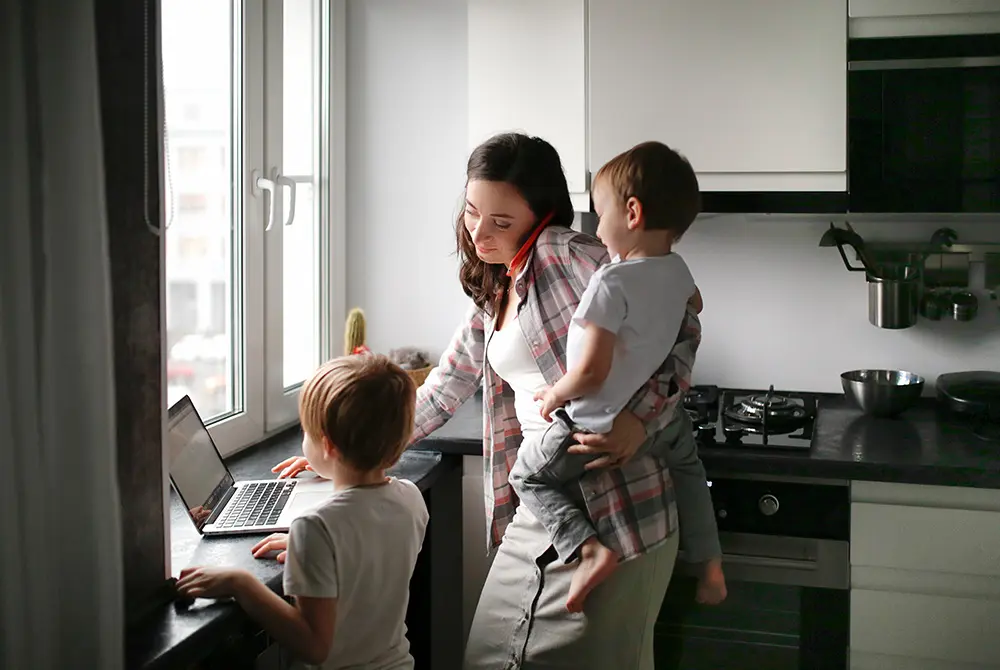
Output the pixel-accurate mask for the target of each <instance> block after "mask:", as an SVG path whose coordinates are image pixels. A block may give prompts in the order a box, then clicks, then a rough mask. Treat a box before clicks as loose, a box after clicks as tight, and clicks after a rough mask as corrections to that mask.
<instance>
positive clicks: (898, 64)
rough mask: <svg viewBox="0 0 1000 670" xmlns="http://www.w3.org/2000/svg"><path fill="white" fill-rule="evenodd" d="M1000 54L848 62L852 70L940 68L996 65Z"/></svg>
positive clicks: (876, 70) (879, 70)
mask: <svg viewBox="0 0 1000 670" xmlns="http://www.w3.org/2000/svg"><path fill="white" fill-rule="evenodd" d="M998 65H1000V56H978V57H970V58H898V59H891V60H889V59H887V60H855V61H850V62H849V63H848V64H847V69H848V70H850V71H851V72H863V71H870V72H882V71H885V70H940V69H949V68H950V69H959V68H961V69H965V68H972V67H996V66H998Z"/></svg>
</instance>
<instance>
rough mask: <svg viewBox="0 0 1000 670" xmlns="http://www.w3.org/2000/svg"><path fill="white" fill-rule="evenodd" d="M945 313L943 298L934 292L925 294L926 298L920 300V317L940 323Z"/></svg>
mask: <svg viewBox="0 0 1000 670" xmlns="http://www.w3.org/2000/svg"><path fill="white" fill-rule="evenodd" d="M943 311H944V308H943V307H942V305H941V296H939V295H938V294H937V293H934V292H932V291H927V292H926V293H924V297H923V298H922V299H921V300H920V316H922V317H924V318H925V319H930V320H931V321H940V320H941V314H942V312H943Z"/></svg>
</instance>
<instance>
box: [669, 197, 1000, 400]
mask: <svg viewBox="0 0 1000 670" xmlns="http://www.w3.org/2000/svg"><path fill="white" fill-rule="evenodd" d="M853 225H854V227H855V229H856V230H857V231H858V232H859V233H860V234H861V236H862V237H864V238H865V240H866V241H909V240H917V241H922V240H927V239H929V238H930V235H931V233H933V232H934V230H936V229H937V228H939V227H941V226H942V225H948V226H949V227H951V228H953V229H955V230H956V231H957V232H958V234H959V240H960V242H961V241H966V242H973V241H976V242H997V241H1000V230H998V228H1000V227H998V226H997V225H996V223H995V222H989V223H986V222H983V223H979V222H973V223H956V222H949V221H947V220H944V221H937V222H920V223H912V222H908V223H902V222H887V221H877V222H876V221H872V222H868V223H853ZM828 226H829V221H827V220H823V219H821V218H812V219H809V220H793V219H791V218H790V217H780V218H763V217H752V218H747V217H742V216H719V217H709V218H705V219H703V220H699V221H697V222H696V223H695V224H694V226H692V228H691V230H690V231H689V232H688V233H687V235H686V236H685V237H684V239H683V240H682V241H681V243H680V244H679V245H678V248H677V251H678V252H679V253H680V254H681V255H682V256H683V257H684V258H685V260H686V261H687V263H688V265H689V266H690V267H691V270H692V272H693V273H694V276H695V279H696V281H697V282H698V286H699V287H700V288H701V291H702V294H703V296H704V298H705V311H704V314H703V318H702V324H703V328H704V337H703V340H702V346H701V349H700V350H699V354H698V363H697V365H696V367H695V381H696V382H697V383H699V384H719V385H722V386H730V387H744V388H745V387H752V388H756V387H761V386H766V385H768V384H774V385H775V387H779V388H786V389H794V390H801V391H832V392H839V391H840V390H841V388H840V373H841V372H844V371H846V370H852V369H856V368H868V367H871V368H893V369H903V370H909V371H912V372H916V373H918V374H920V375H922V376H924V377H925V378H927V380H928V382H929V387H931V386H932V385H933V382H934V379H935V378H936V377H937V375H939V374H941V373H943V372H952V371H956V370H970V369H1000V311H998V309H1000V308H998V306H997V305H996V303H993V302H991V301H990V300H989V299H988V297H987V294H986V292H984V291H983V290H982V268H981V267H974V271H973V279H972V287H973V292H974V293H976V294H977V295H978V296H979V298H980V312H979V316H978V317H977V318H976V319H975V320H974V321H971V322H969V323H957V322H954V321H940V322H933V321H926V320H923V319H921V320H920V321H919V322H918V324H917V325H916V326H914V327H912V328H908V329H905V330H898V331H891V330H881V329H879V328H875V327H874V326H872V325H871V324H869V323H868V314H867V305H868V294H867V286H866V283H865V279H864V274H863V273H860V272H848V271H847V270H846V269H845V268H844V265H843V262H842V261H841V259H840V255H839V254H838V253H837V250H836V249H835V248H820V247H819V246H818V243H819V239H820V237H821V236H822V234H823V231H824V230H825V229H826V228H827V227H828ZM852 261H853V259H852ZM929 390H930V389H929V388H928V391H929Z"/></svg>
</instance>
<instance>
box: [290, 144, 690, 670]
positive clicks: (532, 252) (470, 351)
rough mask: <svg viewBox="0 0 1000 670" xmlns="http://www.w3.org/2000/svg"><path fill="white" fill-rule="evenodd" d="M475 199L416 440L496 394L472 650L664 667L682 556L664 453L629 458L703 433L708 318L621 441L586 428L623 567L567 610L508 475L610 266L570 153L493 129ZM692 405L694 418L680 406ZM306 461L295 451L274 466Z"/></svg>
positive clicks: (655, 382)
mask: <svg viewBox="0 0 1000 670" xmlns="http://www.w3.org/2000/svg"><path fill="white" fill-rule="evenodd" d="M467 178H468V181H467V184H466V201H465V207H464V209H463V212H462V213H461V214H460V216H459V218H458V221H457V223H456V229H455V234H456V238H457V243H458V252H459V256H460V259H461V270H460V279H461V282H462V287H463V289H464V290H465V292H466V294H467V295H468V296H469V297H470V298H472V300H473V302H474V303H475V304H474V307H473V308H472V309H471V310H470V312H469V314H468V317H467V319H466V322H465V323H464V324H463V325H462V326H461V327H460V328H459V329H458V331H457V332H456V334H455V337H454V339H453V340H452V342H451V345H450V346H449V348H448V350H447V351H446V352H445V354H444V355H443V356H442V358H441V361H440V363H439V365H438V367H437V368H435V370H434V371H433V372H432V373H431V375H430V376H429V377H428V379H427V381H426V382H425V383H424V385H423V386H422V387H421V388H420V390H419V392H418V397H417V414H416V426H415V428H416V430H415V434H414V438H413V439H414V441H417V440H420V439H421V438H423V437H425V436H426V435H428V434H429V433H431V432H432V431H434V430H435V429H436V428H438V427H439V426H440V425H442V424H443V423H444V422H445V421H447V420H448V418H450V417H451V415H452V414H453V413H454V412H455V410H457V409H458V407H459V406H461V405H462V403H464V402H465V401H466V400H467V399H468V398H469V397H470V396H472V395H473V394H474V393H475V391H476V389H477V388H479V386H480V383H481V384H482V387H483V389H484V401H483V419H484V455H485V459H484V477H485V482H487V483H489V482H492V486H489V485H487V486H486V499H487V523H488V529H489V545H490V547H491V548H492V547H494V546H497V545H499V546H500V548H499V551H498V552H497V556H496V558H495V559H494V562H493V565H492V567H491V569H490V572H489V576H488V577H487V580H486V584H485V586H484V588H483V592H482V594H481V597H480V601H479V606H478V607H477V609H476V614H475V617H474V620H473V624H472V630H471V632H470V635H469V641H468V645H467V648H466V655H465V666H466V668H468V669H480V668H481V669H483V670H486V669H489V670H493V669H499V668H518V667H520V668H567V669H569V668H573V669H574V670H580V669H586V668H594V669H595V670H598V669H600V670H606V669H608V668H615V669H616V670H619V669H620V670H626V669H632V668H636V669H639V668H642V669H645V668H652V667H653V659H652V627H653V623H654V622H655V619H656V615H657V613H658V611H659V608H660V604H661V603H662V601H663V596H664V594H665V592H666V588H667V584H668V583H669V580H670V575H671V572H672V571H673V565H674V560H675V558H676V555H677V534H676V533H675V530H676V525H677V522H676V518H677V517H676V510H675V507H674V501H673V490H672V486H671V482H670V477H669V474H668V473H667V471H666V470H665V468H664V467H663V465H662V464H661V463H660V462H659V461H657V460H656V459H653V458H650V457H643V458H636V459H634V460H631V461H630V460H629V458H630V457H631V456H632V455H633V454H635V452H636V451H637V450H638V449H639V447H640V446H641V445H642V443H643V442H644V441H645V440H646V439H647V438H653V437H655V438H656V439H661V440H670V441H673V440H676V439H680V438H681V437H687V438H690V435H691V433H690V430H689V429H688V430H684V426H683V422H682V421H678V422H673V423H671V425H669V426H666V425H664V424H665V423H666V420H668V419H669V417H671V416H672V415H673V412H670V411H667V410H668V409H669V408H670V407H671V405H672V404H674V403H676V402H677V401H678V400H679V394H678V393H677V391H676V385H675V382H676V379H677V377H678V374H679V373H678V371H679V370H681V369H684V370H690V364H692V363H693V359H694V352H695V350H696V348H697V344H698V338H699V332H700V327H699V324H698V322H697V316H696V314H697V308H696V307H692V309H690V310H689V312H688V319H687V321H686V323H685V325H686V327H685V328H684V329H682V332H683V333H684V337H683V339H682V340H680V341H679V343H678V345H677V346H676V347H675V348H674V351H673V352H672V353H671V356H670V358H668V359H667V361H666V362H665V363H664V366H663V367H662V368H661V370H660V371H658V373H657V376H656V377H654V378H653V379H651V380H650V381H649V383H648V384H647V385H646V387H645V388H643V389H642V390H641V391H640V392H639V393H638V394H636V397H635V398H633V401H632V403H631V404H630V406H629V407H630V409H627V410H624V411H622V412H621V413H620V414H619V415H618V417H617V418H616V420H615V422H614V426H613V428H612V430H611V432H610V433H608V434H606V435H581V436H578V437H579V441H580V442H581V445H580V446H578V447H574V448H573V449H574V450H576V451H577V452H578V453H591V454H595V455H596V454H603V455H602V456H601V457H599V458H597V459H596V460H595V461H594V462H593V463H591V466H593V467H598V468H599V467H602V466H613V467H606V468H605V469H603V470H600V471H598V472H596V473H593V474H592V475H590V476H588V477H587V479H586V484H585V485H584V486H583V487H582V490H583V491H585V497H586V500H585V501H583V502H584V503H585V505H586V507H587V510H588V512H589V514H590V516H591V518H592V520H593V521H594V523H595V525H598V526H601V525H602V524H603V525H604V527H606V528H611V529H613V532H614V534H615V538H616V539H617V544H618V547H616V548H617V549H618V550H619V552H620V553H621V554H622V556H623V557H624V559H625V560H624V562H623V563H622V564H621V565H620V566H619V568H618V569H617V570H616V571H615V573H613V575H612V576H611V577H610V578H609V579H608V580H607V581H606V582H604V583H603V584H601V585H600V586H599V587H598V588H597V589H595V590H594V591H593V593H591V594H590V596H588V600H587V603H586V607H585V610H584V612H583V613H581V614H571V613H569V612H568V611H567V610H566V606H565V603H566V598H567V594H568V591H569V585H570V579H571V576H572V574H573V569H574V567H575V566H573V565H564V564H561V563H559V562H558V561H556V560H555V559H556V555H555V552H554V550H553V549H552V548H551V546H550V542H549V538H548V536H547V534H546V532H545V530H544V528H543V527H542V525H541V524H540V523H539V522H538V521H537V519H535V518H534V517H533V516H532V515H531V514H530V512H528V511H527V510H525V509H522V508H518V506H517V503H516V498H515V497H514V496H513V494H512V492H511V489H510V485H509V483H508V476H509V473H510V468H511V466H512V465H513V463H514V461H515V459H516V456H517V449H518V446H519V445H520V443H521V439H522V436H523V435H524V434H526V433H528V432H529V431H535V430H537V431H541V430H544V428H545V426H546V423H545V421H544V420H543V419H542V418H541V416H540V415H539V412H538V408H537V406H536V405H535V403H534V401H533V396H534V393H535V391H537V390H538V389H540V388H541V387H543V386H545V385H551V384H553V383H555V382H556V381H557V380H558V379H559V377H560V376H562V374H563V373H564V372H565V366H566V330H567V326H568V323H569V320H570V317H571V316H572V314H573V312H574V310H575V309H576V307H577V304H578V302H579V300H580V296H581V294H582V293H583V291H584V288H585V287H586V285H587V281H588V280H589V278H590V276H591V275H592V274H593V273H594V271H595V270H596V269H597V268H598V267H599V266H601V265H603V264H604V263H607V262H608V260H609V259H608V256H607V252H606V251H605V249H604V247H603V246H602V245H601V244H600V243H599V242H598V241H597V240H595V239H593V238H591V237H588V236H585V235H582V234H579V233H576V232H574V231H572V230H570V229H569V226H570V225H571V223H572V221H573V206H572V203H571V201H570V197H569V189H568V188H567V185H566V179H565V176H564V175H563V171H562V166H561V163H560V161H559V156H558V154H557V153H556V151H555V149H554V148H553V147H552V146H551V145H550V144H548V143H547V142H545V141H544V140H541V139H538V138H532V137H527V136H525V135H520V134H507V135H499V136H496V137H493V138H492V139H490V140H488V141H486V142H485V143H484V144H482V145H480V146H479V147H478V148H477V149H476V150H475V151H473V153H472V155H471V156H470V158H469V163H468V171H467ZM679 414H681V415H682V414H683V413H679ZM304 468H305V463H304V462H303V460H302V459H289V460H288V461H286V462H284V463H282V464H280V465H279V466H277V467H276V468H275V471H281V476H291V475H294V474H296V473H297V472H299V471H301V470H302V469H304Z"/></svg>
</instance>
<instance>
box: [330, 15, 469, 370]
mask: <svg viewBox="0 0 1000 670" xmlns="http://www.w3.org/2000/svg"><path fill="white" fill-rule="evenodd" d="M347 21H348V26H347V34H348V45H347V105H348V108H347V133H348V141H347V165H348V174H347V217H348V221H347V246H348V254H349V259H348V278H347V282H348V283H347V295H348V305H350V306H358V307H361V308H362V309H364V310H365V313H366V316H367V317H368V343H369V346H370V347H371V348H372V349H374V350H376V351H387V350H388V349H389V348H391V347H396V346H403V345H414V346H422V347H426V348H427V349H429V350H430V351H431V352H432V353H433V354H434V355H435V356H436V355H438V354H440V352H441V350H442V349H443V348H444V347H445V345H446V344H447V342H448V340H449V338H450V337H451V335H452V333H453V331H454V329H455V327H456V326H457V325H458V323H459V321H460V320H461V318H462V315H463V314H464V312H465V309H466V306H467V305H468V299H467V298H466V297H465V294H463V293H462V289H461V287H460V285H459V283H458V262H457V259H456V257H455V256H454V253H453V252H454V249H455V242H454V222H455V215H456V214H457V211H458V205H459V203H460V198H461V195H462V187H463V186H464V184H465V162H466V158H467V155H468V151H467V142H468V132H467V125H468V124H467V121H466V117H467V114H466V106H467V103H466V98H467V95H466V88H467V82H466V60H467V59H466V51H467V49H466V35H467V28H466V25H467V24H466V21H467V19H466V3H465V2H464V0H420V2H413V0H351V1H350V2H348V4H347Z"/></svg>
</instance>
